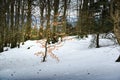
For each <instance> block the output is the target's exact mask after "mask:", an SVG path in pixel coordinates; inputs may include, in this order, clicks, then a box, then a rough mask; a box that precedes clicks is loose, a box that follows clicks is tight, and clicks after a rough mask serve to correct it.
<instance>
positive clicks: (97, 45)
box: [96, 33, 100, 48]
mask: <svg viewBox="0 0 120 80" xmlns="http://www.w3.org/2000/svg"><path fill="white" fill-rule="evenodd" d="M96 35H97V36H96V48H99V47H100V46H99V33H97V34H96Z"/></svg>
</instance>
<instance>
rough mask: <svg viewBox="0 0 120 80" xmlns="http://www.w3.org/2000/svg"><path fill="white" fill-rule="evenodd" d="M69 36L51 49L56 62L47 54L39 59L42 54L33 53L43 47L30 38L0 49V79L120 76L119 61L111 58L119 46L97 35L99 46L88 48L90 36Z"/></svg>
mask: <svg viewBox="0 0 120 80" xmlns="http://www.w3.org/2000/svg"><path fill="white" fill-rule="evenodd" d="M66 38H71V37H66ZM72 38H73V39H71V40H64V41H63V42H62V44H63V46H62V47H60V48H59V49H58V50H54V51H53V53H54V54H55V55H56V56H58V58H59V59H60V61H59V62H58V61H57V60H55V59H53V58H51V57H50V56H49V55H48V57H47V61H46V62H41V60H42V57H41V56H36V55H34V54H35V53H36V52H39V51H41V50H42V51H44V49H43V48H42V47H41V45H40V44H39V43H37V42H36V41H31V40H29V41H26V42H25V45H22V46H21V48H14V49H9V50H8V51H5V52H2V53H0V80H120V75H119V71H120V63H116V62H115V60H116V59H117V57H118V56H119V54H120V53H119V51H120V49H119V46H116V45H114V42H112V41H111V40H109V39H100V46H101V47H100V48H89V44H90V40H91V36H89V38H86V39H81V40H78V39H76V38H74V37H72ZM28 47H30V49H28Z"/></svg>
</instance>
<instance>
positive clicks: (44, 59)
mask: <svg viewBox="0 0 120 80" xmlns="http://www.w3.org/2000/svg"><path fill="white" fill-rule="evenodd" d="M47 44H48V40H47V41H46V42H45V55H44V57H43V62H45V61H46V57H47Z"/></svg>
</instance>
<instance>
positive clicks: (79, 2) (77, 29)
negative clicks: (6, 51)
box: [0, 0, 120, 52]
mask: <svg viewBox="0 0 120 80" xmlns="http://www.w3.org/2000/svg"><path fill="white" fill-rule="evenodd" d="M119 3H120V1H119V0H52V1H50V0H1V2H0V15H1V16H0V52H3V47H5V46H9V47H11V48H14V47H16V46H18V47H20V45H19V44H20V42H23V44H24V41H26V40H29V39H43V38H47V37H49V38H51V39H52V38H53V37H54V36H65V35H78V37H83V36H86V35H88V34H96V35H97V36H99V34H101V33H109V32H111V33H114V34H115V36H116V38H117V41H118V43H120V36H119V35H120V32H119V31H120V6H119ZM36 9H37V10H36ZM36 13H37V16H36V15H34V14H36ZM71 16H73V18H71ZM34 17H35V19H34ZM70 19H72V21H73V22H70V21H69V20H70ZM98 38H99V37H98ZM53 42H54V41H53ZM97 47H99V45H98V46H97Z"/></svg>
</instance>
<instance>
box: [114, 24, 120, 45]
mask: <svg viewBox="0 0 120 80" xmlns="http://www.w3.org/2000/svg"><path fill="white" fill-rule="evenodd" d="M114 34H115V36H116V38H117V41H118V44H120V27H119V22H117V23H114Z"/></svg>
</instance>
